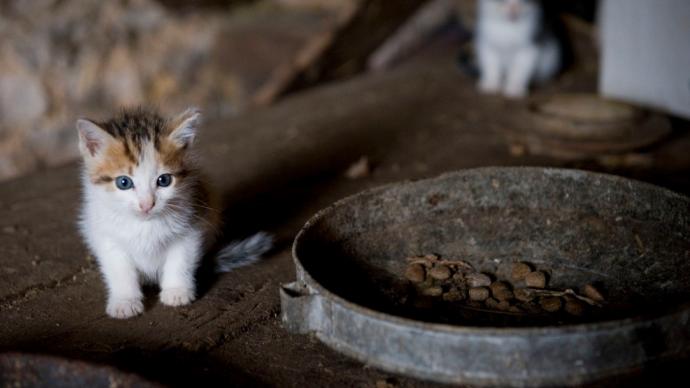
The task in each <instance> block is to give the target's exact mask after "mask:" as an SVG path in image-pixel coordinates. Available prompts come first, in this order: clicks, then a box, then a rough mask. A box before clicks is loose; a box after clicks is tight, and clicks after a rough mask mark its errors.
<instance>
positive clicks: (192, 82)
mask: <svg viewBox="0 0 690 388" xmlns="http://www.w3.org/2000/svg"><path fill="white" fill-rule="evenodd" d="M207 2H208V1H207ZM215 3H216V4H215V5H214V6H210V5H209V6H208V7H198V8H196V7H190V6H189V4H187V6H183V5H182V4H179V3H176V2H175V1H171V0H167V1H162V3H161V2H158V1H155V0H113V1H106V2H103V1H98V0H86V1H78V0H67V1H57V0H41V1H31V2H26V1H20V0H16V1H6V2H2V4H0V180H3V179H7V178H9V177H15V176H19V175H21V174H25V173H27V172H30V171H35V170H37V169H39V168H41V167H44V166H56V165H61V164H64V163H66V162H68V161H72V160H74V158H75V157H76V155H77V153H76V150H75V148H74V147H73V143H74V141H75V140H76V132H75V130H74V125H73V124H74V121H75V120H76V118H78V117H80V116H89V117H93V118H95V119H101V118H103V116H104V115H106V114H109V111H110V110H111V109H113V107H119V106H123V105H139V104H150V105H154V106H160V107H161V108H162V109H164V110H166V111H170V112H176V111H180V110H182V109H183V108H184V107H186V106H189V105H196V106H199V107H201V108H203V109H204V111H205V112H206V113H207V115H210V116H213V117H227V116H229V115H233V114H236V113H237V112H240V111H242V110H244V109H245V108H246V107H247V106H248V105H250V104H251V103H252V102H253V98H254V95H255V94H256V93H259V92H261V91H262V90H263V88H266V87H270V86H271V85H272V84H275V83H276V78H278V79H279V78H280V77H281V76H283V73H285V72H286V71H287V72H289V71H293V70H292V68H291V66H292V64H293V62H294V61H296V60H297V58H298V57H299V56H300V55H303V54H302V53H303V52H304V50H307V49H309V48H310V45H312V44H313V42H312V40H313V39H315V38H318V37H319V36H321V35H322V34H324V33H326V32H329V31H331V30H333V29H336V28H337V27H338V26H339V25H340V24H341V23H343V18H345V17H346V16H347V15H348V12H350V13H351V11H348V7H350V8H352V7H354V5H355V4H356V0H339V1H336V2H333V3H332V4H330V5H329V6H325V5H323V4H322V5H321V6H319V5H318V4H304V1H303V0H298V1H294V0H293V1H288V2H285V1H278V0H262V1H253V2H250V1H245V2H239V1H234V2H233V1H226V2H225V3H226V4H230V3H233V4H234V3H251V4H246V5H244V6H242V7H241V8H231V7H230V6H229V5H226V6H221V5H220V3H223V2H222V1H215ZM312 3H313V2H312ZM165 5H167V6H165ZM200 5H204V4H200ZM276 72H277V73H278V74H276ZM281 85H282V84H279V85H278V87H279V86H281Z"/></svg>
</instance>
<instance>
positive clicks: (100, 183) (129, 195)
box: [77, 109, 271, 318]
mask: <svg viewBox="0 0 690 388" xmlns="http://www.w3.org/2000/svg"><path fill="white" fill-rule="evenodd" d="M199 119H200V113H199V112H198V111H197V110H194V109H190V110H187V111H185V112H184V113H182V114H180V115H179V116H177V117H175V118H173V119H171V120H168V119H164V118H162V117H161V116H159V115H158V114H157V113H155V112H153V111H150V110H145V109H131V110H124V111H122V112H121V114H120V115H119V116H117V117H115V118H113V119H112V120H109V121H106V122H95V121H91V120H86V119H81V120H78V121H77V129H78V132H79V149H80V151H81V154H82V157H83V160H84V168H83V174H82V181H83V187H84V203H83V208H82V213H81V219H80V228H81V232H82V234H83V236H84V238H85V241H86V243H87V245H88V246H89V248H90V249H91V251H92V252H93V253H94V254H95V256H96V258H97V260H98V263H99V265H100V269H101V272H102V274H103V278H104V280H105V283H106V286H107V289H108V302H107V306H106V313H107V314H108V315H110V316H111V317H113V318H128V317H132V316H134V315H137V314H140V313H141V312H142V311H143V310H144V305H143V303H142V298H143V295H142V292H141V282H153V283H157V284H159V285H160V289H161V291H160V301H161V302H162V303H163V304H165V305H168V306H180V305H185V304H188V303H190V302H192V301H193V300H194V299H195V297H196V295H195V291H196V290H195V272H196V270H197V267H198V266H199V264H200V260H201V257H202V256H203V254H204V253H205V252H206V250H207V249H208V248H209V247H210V244H212V243H213V240H214V237H215V231H216V229H217V227H218V224H219V221H220V220H219V217H218V214H219V212H218V211H217V210H215V209H217V207H216V205H215V204H214V203H213V201H212V199H211V195H210V192H209V189H208V187H207V186H206V185H205V184H204V182H203V180H202V179H201V174H200V173H199V170H198V168H197V166H196V163H195V155H194V147H193V143H194V139H195V137H196V133H197V128H198V125H199ZM270 247H271V238H270V237H269V236H267V235H265V234H263V233H259V234H257V235H255V236H253V237H251V238H249V239H247V240H245V241H242V242H239V243H234V244H231V245H230V246H228V247H227V248H226V249H224V250H222V251H221V252H220V254H219V255H218V263H217V268H218V270H219V271H229V270H231V269H233V268H236V267H238V266H241V265H246V264H250V263H252V262H254V261H256V260H257V259H258V258H259V256H260V255H261V254H263V253H265V252H266V251H267V250H269V249H270Z"/></svg>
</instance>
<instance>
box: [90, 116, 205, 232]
mask: <svg viewBox="0 0 690 388" xmlns="http://www.w3.org/2000/svg"><path fill="white" fill-rule="evenodd" d="M198 120H199V113H198V112H197V111H194V110H188V111H186V112H185V113H183V114H182V115H180V116H179V117H177V118H176V119H174V120H171V121H167V120H163V119H161V118H160V117H158V116H157V115H156V114H155V113H151V112H146V111H142V110H137V111H130V112H124V113H123V114H122V115H121V116H120V117H118V118H116V119H113V120H111V121H109V122H106V123H102V124H96V123H94V122H91V121H88V120H79V121H78V122H77V128H78V130H79V139H80V141H79V145H80V150H81V153H82V156H83V158H84V162H85V168H86V177H87V179H88V184H90V185H93V186H94V187H95V188H97V189H98V190H99V191H100V192H101V193H102V194H103V196H102V198H104V201H103V202H104V203H103V205H104V206H109V207H111V208H114V209H116V210H117V211H120V212H122V213H124V214H133V215H135V216H137V217H140V218H142V219H148V218H152V217H156V216H159V215H161V214H163V213H165V212H166V211H170V210H172V211H174V210H180V209H179V207H180V206H181V204H180V203H177V202H180V201H175V199H176V198H177V199H180V198H181V197H184V195H185V194H186V193H187V191H186V185H185V180H186V179H188V178H189V177H188V176H187V175H188V173H189V169H190V168H191V166H190V163H191V161H190V155H189V152H190V147H191V145H192V141H193V139H194V135H195V132H196V125H197V122H198ZM185 202H186V201H185Z"/></svg>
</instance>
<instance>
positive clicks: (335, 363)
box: [0, 56, 690, 387]
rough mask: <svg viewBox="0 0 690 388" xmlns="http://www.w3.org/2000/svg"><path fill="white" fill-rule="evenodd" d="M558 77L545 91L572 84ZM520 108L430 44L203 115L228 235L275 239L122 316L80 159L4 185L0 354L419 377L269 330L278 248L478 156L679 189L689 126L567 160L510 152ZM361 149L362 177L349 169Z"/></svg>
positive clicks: (182, 367)
mask: <svg viewBox="0 0 690 388" xmlns="http://www.w3.org/2000/svg"><path fill="white" fill-rule="evenodd" d="M559 83H560V84H559V85H560V86H558V85H557V86H555V87H554V88H556V89H557V88H558V87H562V88H565V89H567V88H569V87H571V86H569V85H572V84H573V83H572V81H571V79H570V78H569V77H563V78H562V79H561V80H560V81H559ZM542 93H546V91H544V92H542ZM526 106H527V105H526V102H510V101H504V100H502V99H500V98H496V97H486V96H480V95H478V94H477V93H476V92H475V91H474V88H473V87H472V81H471V80H469V79H468V78H466V77H465V76H463V75H462V74H460V72H459V71H458V70H457V68H456V67H455V65H454V62H453V59H452V58H450V57H449V56H445V57H444V56H436V57H434V59H428V60H418V61H413V62H411V63H409V64H407V65H405V66H404V67H401V68H399V69H397V70H395V71H392V72H390V73H385V74H379V75H364V76H361V77H358V78H356V79H353V80H350V81H347V82H344V83H339V84H333V85H329V86H326V87H322V88H319V89H316V90H311V91H308V92H304V93H301V94H298V95H295V96H293V97H290V98H288V99H286V100H284V101H282V102H280V103H278V104H277V105H275V106H273V107H270V108H265V109H261V110H256V111H253V112H250V113H249V114H246V115H243V116H242V117H239V118H237V119H234V120H231V121H225V122H209V123H206V124H205V125H204V128H203V132H202V134H201V142H200V147H201V150H202V155H203V162H204V164H205V167H206V171H207V172H208V174H209V175H210V177H211V178H212V181H213V182H214V183H215V185H216V186H217V187H218V188H219V189H220V190H221V191H222V193H223V197H224V200H225V203H226V206H227V210H226V212H225V219H226V223H227V227H226V230H225V232H226V236H228V237H227V238H237V237H241V236H242V235H245V234H249V233H251V232H254V231H256V230H267V231H270V232H272V233H275V234H276V235H277V236H278V239H279V243H278V247H277V249H276V250H275V252H274V253H273V254H271V255H270V256H269V257H268V258H266V259H265V260H264V261H263V262H261V263H259V264H257V265H255V266H252V267H249V268H243V269H240V270H237V271H235V272H232V273H229V274H224V275H222V276H220V277H219V278H218V279H216V280H215V281H213V282H211V283H208V284H204V286H203V287H202V288H203V293H202V295H201V297H200V298H199V300H198V301H196V302H195V303H193V304H192V305H190V306H188V307H182V308H169V307H164V306H162V305H161V304H160V303H159V302H158V301H157V296H156V290H149V293H148V297H147V304H146V312H145V313H144V314H143V315H141V316H139V317H136V318H133V319H129V320H126V321H120V320H113V319H109V318H108V317H106V316H105V313H104V306H105V293H104V288H103V284H102V282H101V279H100V277H99V273H98V270H97V267H96V264H95V263H94V261H93V260H92V259H91V258H90V257H89V255H88V254H87V251H86V250H85V248H84V246H83V244H82V243H81V240H80V238H79V236H78V234H77V231H76V227H75V220H76V215H77V209H78V206H79V168H78V166H77V165H69V166H66V167H63V168H57V169H51V170H48V171H44V172H41V173H38V174H35V175H32V176H29V177H26V178H22V179H18V180H14V181H10V182H7V183H5V184H3V185H2V186H0V209H2V210H1V213H2V217H1V218H0V317H1V319H0V351H23V352H33V353H46V354H53V355H59V356H66V357H70V358H76V359H81V360H88V361H94V362H98V363H105V364H109V365H115V366H117V367H118V368H120V369H122V370H125V371H129V372H134V373H137V374H140V375H141V376H144V377H145V378H147V379H150V380H152V381H156V382H161V383H163V384H165V385H172V386H185V385H192V384H193V385H198V386H202V384H203V385H224V386H227V385H240V386H256V385H259V386H260V385H266V386H281V387H290V386H293V387H299V386H367V387H373V386H377V383H378V386H383V385H384V384H386V383H387V384H391V385H393V386H403V387H407V386H415V387H418V386H426V385H427V384H426V383H424V382H420V381H416V380H413V379H407V378H404V377H401V376H396V375H393V374H389V373H386V372H382V371H380V370H378V369H375V368H373V367H370V366H367V365H363V364H361V363H359V362H356V361H354V360H352V359H349V358H347V357H345V356H342V355H339V354H338V353H336V352H334V351H332V350H330V349H328V348H327V347H325V346H324V345H322V344H321V343H320V342H318V341H317V340H316V339H314V338H312V337H310V336H304V335H294V334H290V333H288V332H287V331H286V330H285V329H283V327H282V326H281V322H280V319H279V313H280V303H279V298H278V289H279V286H280V284H281V283H286V282H289V281H291V280H293V279H294V269H293V265H292V261H291V256H290V252H289V247H290V244H291V241H292V238H293V237H294V236H295V234H296V232H297V231H298V230H299V228H300V227H301V225H303V223H304V222H305V221H306V220H307V219H308V218H309V217H310V216H311V215H312V214H314V213H315V212H316V211H317V210H318V209H320V208H322V207H325V206H327V205H328V204H330V203H332V202H333V201H335V200H337V199H339V198H342V197H344V196H346V195H349V194H353V193H356V192H358V191H361V190H363V189H366V188H369V187H374V186H378V185H381V184H384V183H387V182H395V181H401V180H409V179H418V178H423V177H432V176H435V175H438V174H440V173H442V172H445V171H450V170H456V169H461V168H469V167H475V166H486V165H494V166H496V165H540V166H567V167H580V168H587V169H592V170H599V171H607V172H614V173H618V174H622V175H626V176H632V177H635V178H638V179H642V180H646V181H650V182H653V183H657V184H660V185H662V186H666V187H669V188H671V189H674V190H676V191H679V192H683V193H685V194H688V193H690V175H688V173H687V172H688V169H689V168H690V155H688V153H687V150H688V149H690V133H688V131H687V129H678V130H676V131H674V133H673V134H672V136H671V137H670V138H669V139H667V140H665V141H663V142H661V143H660V144H657V145H655V146H650V147H648V148H646V149H644V150H642V151H641V152H642V154H643V155H644V156H645V157H647V158H651V160H652V161H653V164H652V165H648V164H645V165H644V166H640V165H636V164H632V165H631V164H625V163H622V164H617V165H615V166H613V167H612V166H611V165H603V164H600V163H598V162H596V161H592V160H589V161H569V162H566V161H561V160H557V159H552V158H547V157H540V156H534V155H529V154H525V155H520V154H521V153H520V152H515V149H513V153H511V152H510V150H511V147H510V146H511V142H510V141H509V140H507V139H508V136H507V135H506V134H508V133H510V132H511V131H515V130H518V127H520V126H524V125H525V124H524V123H520V122H516V121H515V120H514V118H515V117H519V112H522V111H524V109H526ZM676 126H678V127H684V126H685V124H684V123H682V122H676ZM75 146H76V145H75ZM361 156H366V157H368V159H369V160H370V161H371V164H372V167H373V169H372V172H371V174H370V175H369V176H367V177H363V178H360V179H349V178H346V177H345V176H344V171H345V170H346V169H347V167H348V166H349V165H350V164H351V163H353V162H355V161H356V160H357V159H359V158H360V157H361Z"/></svg>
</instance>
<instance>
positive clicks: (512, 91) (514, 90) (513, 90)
mask: <svg viewBox="0 0 690 388" xmlns="http://www.w3.org/2000/svg"><path fill="white" fill-rule="evenodd" d="M503 95H504V96H505V97H507V98H512V99H520V98H525V97H527V88H526V87H524V86H506V88H505V90H504V91H503Z"/></svg>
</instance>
